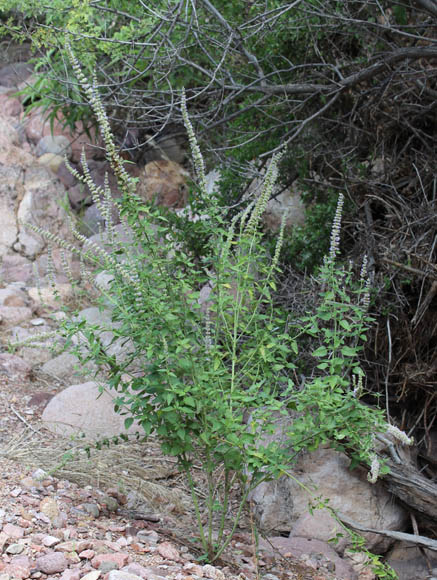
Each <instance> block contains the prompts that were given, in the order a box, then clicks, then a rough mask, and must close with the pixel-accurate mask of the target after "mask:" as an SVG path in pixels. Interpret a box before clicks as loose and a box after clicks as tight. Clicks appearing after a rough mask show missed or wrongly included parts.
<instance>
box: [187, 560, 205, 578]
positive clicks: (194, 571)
mask: <svg viewBox="0 0 437 580" xmlns="http://www.w3.org/2000/svg"><path fill="white" fill-rule="evenodd" d="M184 571H185V572H189V573H190V574H191V575H193V576H198V577H199V578H203V566H199V564H193V562H187V563H186V564H185V565H184Z"/></svg>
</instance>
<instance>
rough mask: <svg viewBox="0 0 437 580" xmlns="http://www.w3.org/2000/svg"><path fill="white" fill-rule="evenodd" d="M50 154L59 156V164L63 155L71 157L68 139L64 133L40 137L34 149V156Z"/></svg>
mask: <svg viewBox="0 0 437 580" xmlns="http://www.w3.org/2000/svg"><path fill="white" fill-rule="evenodd" d="M46 154H52V155H57V156H59V157H60V158H61V161H60V162H59V165H60V164H61V163H62V161H63V157H65V156H67V157H68V158H71V154H72V151H71V145H70V140H69V139H68V138H67V137H65V136H64V135H46V136H44V137H41V139H40V140H39V141H38V144H37V146H36V149H35V155H36V157H41V156H42V155H46ZM59 165H58V167H59Z"/></svg>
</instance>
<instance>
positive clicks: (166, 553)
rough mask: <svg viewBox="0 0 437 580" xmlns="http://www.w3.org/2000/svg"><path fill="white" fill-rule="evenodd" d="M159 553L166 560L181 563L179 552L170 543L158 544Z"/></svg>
mask: <svg viewBox="0 0 437 580" xmlns="http://www.w3.org/2000/svg"><path fill="white" fill-rule="evenodd" d="M158 553H159V554H160V555H161V556H162V557H163V558H165V559H166V560H173V561H174V562H179V561H180V559H181V557H180V554H179V551H178V550H177V549H176V548H175V547H174V546H173V544H171V543H170V542H162V544H158Z"/></svg>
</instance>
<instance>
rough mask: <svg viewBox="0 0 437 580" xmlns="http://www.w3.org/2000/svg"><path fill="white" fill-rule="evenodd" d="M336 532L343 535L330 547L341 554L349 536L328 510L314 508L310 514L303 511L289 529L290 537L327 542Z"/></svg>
mask: <svg viewBox="0 0 437 580" xmlns="http://www.w3.org/2000/svg"><path fill="white" fill-rule="evenodd" d="M337 534H341V535H342V536H343V537H342V538H339V541H338V542H337V543H333V544H332V547H333V548H334V549H335V551H336V552H338V553H339V554H343V552H344V550H345V548H346V546H347V545H348V544H349V543H350V541H349V536H348V535H347V533H346V532H345V531H344V530H343V528H342V527H341V525H340V524H339V523H338V522H337V521H336V520H335V519H334V518H333V517H332V515H331V514H330V512H329V511H328V510H326V509H318V510H314V511H313V513H312V514H310V513H309V512H307V513H304V514H302V515H301V516H300V517H299V518H298V519H297V521H296V522H295V523H294V525H293V527H292V529H291V532H290V538H293V537H295V536H298V537H300V538H309V539H314V540H321V541H322V542H328V541H329V540H332V539H333V538H335V537H336V536H337Z"/></svg>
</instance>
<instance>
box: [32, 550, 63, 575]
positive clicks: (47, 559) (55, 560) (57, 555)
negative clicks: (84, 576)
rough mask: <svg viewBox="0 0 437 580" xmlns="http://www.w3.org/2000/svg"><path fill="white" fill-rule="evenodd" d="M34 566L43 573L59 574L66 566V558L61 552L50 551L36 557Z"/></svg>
mask: <svg viewBox="0 0 437 580" xmlns="http://www.w3.org/2000/svg"><path fill="white" fill-rule="evenodd" d="M36 567H37V569H38V570H39V571H40V572H44V574H59V573H60V572H63V571H64V570H65V569H66V568H67V567H68V560H67V558H66V557H65V556H64V554H61V552H52V553H51V554H46V555H45V556H40V557H39V558H37V559H36Z"/></svg>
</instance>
